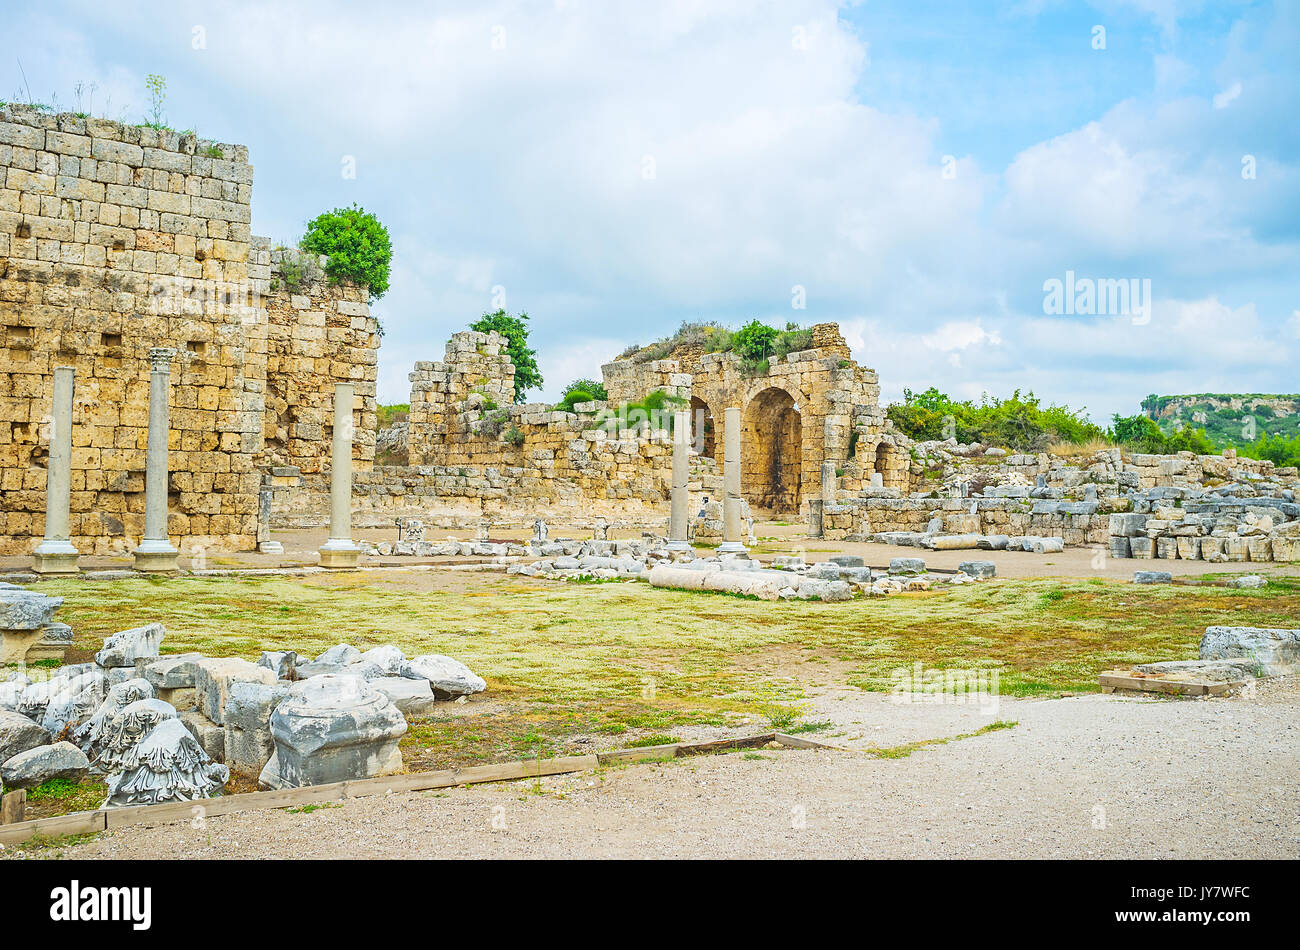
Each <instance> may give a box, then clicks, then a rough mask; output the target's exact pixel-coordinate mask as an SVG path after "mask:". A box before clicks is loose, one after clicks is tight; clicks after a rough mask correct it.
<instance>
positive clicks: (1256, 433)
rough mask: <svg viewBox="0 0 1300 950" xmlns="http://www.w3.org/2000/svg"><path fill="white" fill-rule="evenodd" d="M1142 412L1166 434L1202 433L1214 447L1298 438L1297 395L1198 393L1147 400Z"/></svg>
mask: <svg viewBox="0 0 1300 950" xmlns="http://www.w3.org/2000/svg"><path fill="white" fill-rule="evenodd" d="M1142 411H1143V412H1144V413H1145V414H1146V415H1147V416H1149V417H1151V418H1152V419H1154V420H1155V421H1156V422H1157V423H1158V424H1159V426H1160V428H1161V429H1162V430H1163V431H1164V432H1166V433H1170V432H1174V431H1176V430H1177V429H1179V428H1180V427H1182V426H1184V425H1189V426H1192V427H1193V428H1196V429H1204V430H1205V433H1206V435H1208V436H1209V437H1210V440H1211V441H1212V442H1214V443H1215V444H1216V445H1242V444H1244V443H1251V442H1254V441H1255V440H1256V439H1258V438H1259V437H1260V436H1263V435H1269V436H1282V437H1285V438H1295V437H1296V436H1297V435H1300V395H1276V394H1272V395H1271V394H1267V393H1197V394H1195V395H1187V396H1155V395H1151V396H1147V398H1146V399H1144V400H1142Z"/></svg>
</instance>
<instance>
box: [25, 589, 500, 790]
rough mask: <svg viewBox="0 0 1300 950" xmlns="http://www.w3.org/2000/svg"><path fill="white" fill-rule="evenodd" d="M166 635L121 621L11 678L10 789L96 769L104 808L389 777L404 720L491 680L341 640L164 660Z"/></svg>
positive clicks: (454, 665)
mask: <svg viewBox="0 0 1300 950" xmlns="http://www.w3.org/2000/svg"><path fill="white" fill-rule="evenodd" d="M11 600H14V601H16V600H18V598H11ZM55 600H58V598H55ZM56 606H57V604H56ZM44 609H45V608H44V606H42V607H41V608H40V609H39V610H37V611H36V612H35V613H33V614H31V618H30V619H31V621H32V622H33V623H34V622H36V621H38V620H40V618H41V617H42V616H44V615H45V614H44V613H43V612H42V611H43V610H44ZM50 609H52V608H50ZM41 622H45V621H41ZM33 629H39V627H34V628H33ZM165 635H166V631H165V630H164V629H163V627H162V625H161V624H156V623H155V624H148V625H146V626H143V627H136V628H133V629H130V630H124V631H122V632H120V633H116V634H113V635H112V636H110V637H108V638H107V639H106V640H105V641H104V648H103V649H102V650H100V651H99V652H98V653H97V654H96V658H95V662H94V663H82V664H74V665H69V666H64V667H59V668H57V669H55V670H53V671H52V672H51V673H50V675H49V676H48V678H46V679H37V680H35V681H33V679H32V678H30V677H29V676H28V675H27V672H15V673H10V674H8V675H7V676H5V677H4V679H3V680H0V782H2V783H3V788H4V789H5V790H12V789H18V788H31V787H34V786H37V785H40V784H42V783H44V782H47V781H50V780H51V779H55V778H68V779H73V780H79V779H81V778H82V777H84V776H85V775H86V774H88V773H96V774H102V775H105V776H106V782H107V786H108V796H107V799H106V801H105V803H104V807H119V806H127V805H144V804H158V803H162V802H179V801H194V800H196V799H202V798H208V797H211V796H212V795H216V794H219V793H220V792H221V790H222V789H223V788H224V786H225V785H226V783H227V781H228V780H229V778H230V774H231V772H232V771H234V772H238V773H240V774H243V775H245V776H246V777H248V778H251V779H258V780H259V782H260V784H261V785H262V787H266V788H293V787H297V786H299V785H313V784H320V783H323V782H335V781H342V780H345V779H355V778H367V777H370V776H374V775H383V774H389V773H391V772H394V771H400V770H401V768H402V758H401V753H400V751H399V750H398V747H397V743H398V741H399V740H400V738H401V736H402V735H403V734H404V733H405V732H406V729H407V722H406V717H407V716H411V715H420V714H423V713H427V712H428V711H429V710H430V709H432V708H433V706H434V704H435V703H436V702H438V701H460V702H463V701H464V697H466V696H469V695H472V694H474V693H479V692H482V691H483V690H484V689H486V687H487V684H486V682H485V681H484V680H483V679H482V678H481V677H479V676H477V675H476V674H475V673H474V672H473V671H472V670H470V669H469V667H467V666H465V664H463V663H461V662H459V661H458V660H455V659H453V658H451V657H448V656H442V655H440V654H420V655H418V656H412V657H407V656H406V655H405V654H404V653H403V652H402V651H401V650H399V649H398V648H397V647H394V646H391V645H385V646H379V647H375V648H373V649H371V650H367V651H365V652H362V651H361V650H358V649H357V648H356V647H353V646H351V645H349V644H340V645H338V646H336V647H331V648H330V649H329V650H326V651H325V652H324V653H322V654H320V655H319V656H317V657H316V658H315V659H309V658H306V657H300V656H298V654H297V653H295V652H292V651H277V652H266V653H264V654H263V655H262V657H261V658H260V659H259V660H258V661H257V662H256V663H251V662H249V661H247V660H244V659H240V658H237V657H207V656H203V655H201V654H198V653H189V654H183V655H176V656H167V657H163V656H160V655H159V647H160V645H161V643H162V641H163V638H164V637H165ZM28 672H33V673H37V672H40V673H43V672H44V671H43V670H42V671H30V670H29V671H28Z"/></svg>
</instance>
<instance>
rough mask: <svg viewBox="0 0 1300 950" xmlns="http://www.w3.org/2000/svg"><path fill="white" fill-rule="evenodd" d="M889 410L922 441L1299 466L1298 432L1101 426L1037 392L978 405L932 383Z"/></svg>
mask: <svg viewBox="0 0 1300 950" xmlns="http://www.w3.org/2000/svg"><path fill="white" fill-rule="evenodd" d="M1156 398H1157V397H1154V396H1149V397H1147V400H1144V401H1143V407H1144V408H1146V409H1148V410H1150V409H1151V408H1152V407H1153V405H1154V404H1153V403H1151V401H1152V400H1155V399H1156ZM1149 403H1151V404H1149ZM885 414H886V415H887V416H888V418H889V420H890V421H891V422H892V423H893V424H894V426H895V427H896V428H897V429H898V430H899V431H901V432H902V433H903V434H905V435H907V436H908V437H909V438H912V439H915V440H916V441H918V442H926V441H932V440H941V439H956V440H957V441H958V442H980V443H983V444H985V445H996V446H1005V447H1007V448H1011V449H1018V450H1020V451H1025V452H1041V451H1044V450H1046V449H1047V448H1048V447H1049V446H1052V445H1054V444H1055V445H1057V446H1059V447H1060V448H1059V449H1053V451H1056V452H1057V453H1058V454H1062V453H1063V454H1077V451H1076V452H1071V451H1070V447H1071V446H1078V447H1079V448H1080V449H1081V450H1086V451H1088V452H1093V451H1097V450H1098V449H1102V448H1106V447H1107V446H1122V447H1124V448H1126V449H1128V450H1129V451H1132V452H1147V453H1150V454H1152V455H1172V454H1174V453H1176V452H1195V453H1196V454H1197V455H1217V454H1218V453H1219V452H1220V451H1222V449H1224V448H1228V447H1232V448H1236V450H1237V452H1238V453H1239V454H1240V455H1243V456H1245V457H1247V458H1254V459H1267V460H1268V461H1271V462H1273V463H1275V464H1276V465H1279V466H1287V465H1300V435H1297V436H1295V437H1290V438H1288V437H1286V436H1281V435H1272V436H1270V435H1261V436H1260V437H1259V438H1258V439H1256V440H1255V441H1254V442H1250V441H1248V440H1247V441H1244V442H1241V443H1238V442H1233V441H1231V440H1223V441H1220V440H1218V439H1215V438H1213V437H1211V436H1210V435H1209V434H1208V433H1207V432H1206V431H1205V429H1202V428H1193V427H1192V426H1190V425H1187V424H1186V423H1184V424H1181V425H1178V426H1171V427H1170V428H1169V429H1168V430H1166V429H1162V428H1161V426H1160V425H1159V424H1158V423H1157V422H1156V421H1155V420H1154V419H1152V418H1150V416H1147V415H1143V414H1138V415H1134V416H1120V415H1115V416H1113V417H1112V419H1111V425H1110V427H1109V428H1108V429H1102V428H1101V427H1100V426H1098V425H1096V424H1095V423H1093V422H1092V421H1091V420H1090V419H1089V418H1088V417H1087V415H1086V410H1083V409H1077V410H1076V409H1071V408H1070V407H1068V406H1057V405H1051V406H1047V407H1046V408H1043V407H1042V406H1041V404H1040V400H1039V399H1038V398H1037V397H1035V396H1034V394H1033V393H1032V392H1029V393H1027V394H1025V395H1023V396H1022V395H1021V392H1020V390H1016V391H1015V392H1013V393H1012V394H1011V396H1010V398H1007V399H998V398H995V397H990V396H989V395H988V394H985V395H984V396H983V397H982V398H981V400H980V402H979V403H975V402H973V401H971V400H966V401H958V400H955V399H952V398H950V397H949V396H947V395H945V394H944V393H941V392H939V391H938V390H937V389H935V388H934V387H931V388H929V389H927V390H926V391H925V392H923V393H914V392H912V391H911V390H910V389H905V390H903V401H902V402H901V403H893V404H891V405H890V406H889V407H887V409H886V412H885Z"/></svg>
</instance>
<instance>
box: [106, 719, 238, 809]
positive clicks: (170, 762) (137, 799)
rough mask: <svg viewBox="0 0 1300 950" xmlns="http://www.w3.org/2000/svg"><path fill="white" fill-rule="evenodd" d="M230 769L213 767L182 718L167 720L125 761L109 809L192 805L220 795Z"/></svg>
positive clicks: (112, 787) (110, 782)
mask: <svg viewBox="0 0 1300 950" xmlns="http://www.w3.org/2000/svg"><path fill="white" fill-rule="evenodd" d="M229 779H230V770H229V769H227V768H226V767H225V766H224V765H220V764H218V763H216V762H213V761H212V760H211V759H210V758H209V757H208V755H207V753H205V752H204V751H203V749H202V748H201V747H200V746H199V744H198V742H197V741H196V740H195V738H194V737H193V736H192V735H190V733H189V731H188V730H187V729H186V728H185V726H184V725H183V724H182V723H181V722H180V720H178V719H164V720H163V721H162V722H160V723H158V725H156V726H154V728H153V729H152V730H150V732H149V734H148V735H146V736H145V737H144V738H143V739H141V740H140V741H139V742H138V743H137V744H136V745H135V746H134V747H132V748H131V749H129V750H128V751H127V752H126V754H125V755H124V756H123V757H122V771H121V772H118V773H116V774H114V775H112V776H111V777H110V778H109V780H108V797H107V798H106V799H105V801H104V806H105V807H120V806H126V805H157V804H161V803H163V802H191V801H196V800H198V799H203V798H211V797H212V796H213V795H215V794H218V793H219V792H220V791H221V789H222V788H223V787H224V786H225V784H226V782H227V781H229Z"/></svg>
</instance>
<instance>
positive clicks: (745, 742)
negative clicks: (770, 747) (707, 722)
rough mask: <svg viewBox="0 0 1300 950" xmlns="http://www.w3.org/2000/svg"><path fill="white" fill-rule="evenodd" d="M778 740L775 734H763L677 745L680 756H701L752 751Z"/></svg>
mask: <svg viewBox="0 0 1300 950" xmlns="http://www.w3.org/2000/svg"><path fill="white" fill-rule="evenodd" d="M775 740H776V733H775V732H762V733H759V734H758V735H756V736H738V737H736V738H735V739H713V740H711V741H709V742H681V743H678V745H677V754H678V755H700V754H701V753H705V752H718V751H720V750H722V749H752V748H754V747H755V746H760V745H767V743H769V742H773V741H775Z"/></svg>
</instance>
